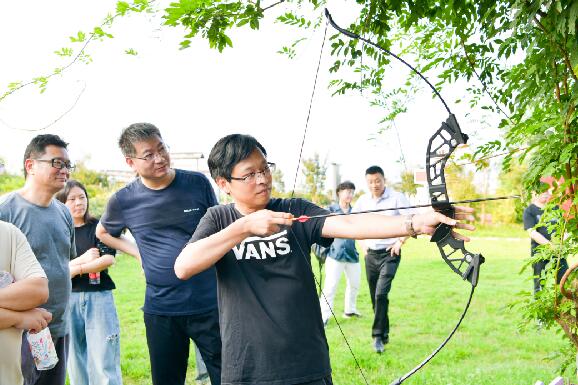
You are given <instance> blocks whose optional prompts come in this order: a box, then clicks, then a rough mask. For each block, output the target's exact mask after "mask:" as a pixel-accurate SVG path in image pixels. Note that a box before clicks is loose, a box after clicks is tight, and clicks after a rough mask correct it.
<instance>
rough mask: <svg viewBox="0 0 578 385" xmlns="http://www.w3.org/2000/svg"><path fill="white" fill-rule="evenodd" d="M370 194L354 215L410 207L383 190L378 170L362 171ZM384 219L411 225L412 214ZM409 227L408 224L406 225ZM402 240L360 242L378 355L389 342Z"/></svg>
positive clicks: (395, 194)
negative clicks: (390, 311) (391, 297)
mask: <svg viewBox="0 0 578 385" xmlns="http://www.w3.org/2000/svg"><path fill="white" fill-rule="evenodd" d="M365 180H366V182H367V187H368V189H369V194H364V195H362V196H361V197H360V198H359V199H358V200H357V202H356V203H355V207H354V208H353V211H354V212H359V211H365V210H376V209H389V208H398V207H407V206H409V201H408V200H407V198H406V197H405V195H403V194H402V193H400V192H397V191H395V190H393V189H391V188H389V187H386V186H385V175H384V173H383V169H382V168H381V167H379V166H371V167H369V168H368V169H367V170H366V171H365ZM383 214H384V215H392V216H393V215H407V220H408V221H411V217H412V216H413V214H412V212H411V210H407V209H401V210H390V211H384V212H383ZM409 223H411V222H409ZM406 240H407V237H405V238H387V239H367V240H364V241H363V242H362V244H363V248H364V249H365V250H366V254H365V273H366V275H367V282H368V284H369V294H370V296H371V304H372V305H373V312H374V319H373V326H372V330H371V335H372V337H373V348H374V349H375V351H376V352H377V353H382V352H383V351H384V345H385V344H387V343H388V342H389V316H388V308H389V299H388V295H389V291H390V290H391V284H392V281H393V278H394V277H395V273H396V271H397V267H398V266H399V262H400V257H401V247H402V245H403V244H404V243H405V241H406Z"/></svg>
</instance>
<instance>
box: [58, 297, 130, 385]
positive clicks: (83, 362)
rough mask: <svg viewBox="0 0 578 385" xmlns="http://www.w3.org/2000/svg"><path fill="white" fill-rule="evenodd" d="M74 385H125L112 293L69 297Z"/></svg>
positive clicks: (72, 381) (71, 366)
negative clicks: (121, 371) (121, 368)
mask: <svg viewBox="0 0 578 385" xmlns="http://www.w3.org/2000/svg"><path fill="white" fill-rule="evenodd" d="M68 375H69V377H70V384H71V385H92V384H98V385H122V375H121V373H120V328H119V324H118V317H117V315H116V308H115V306H114V299H113V297H112V291H111V290H105V291H95V292H79V293H74V292H73V293H72V295H71V296H70V353H69V356H68Z"/></svg>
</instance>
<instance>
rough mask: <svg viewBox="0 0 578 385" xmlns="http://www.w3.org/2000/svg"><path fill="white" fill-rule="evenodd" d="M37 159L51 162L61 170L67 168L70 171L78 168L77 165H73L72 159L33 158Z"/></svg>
mask: <svg viewBox="0 0 578 385" xmlns="http://www.w3.org/2000/svg"><path fill="white" fill-rule="evenodd" d="M33 160H36V161H38V162H50V165H51V166H52V167H54V168H57V169H59V170H62V169H63V168H66V169H67V170H69V171H72V170H74V169H75V168H76V166H75V165H73V164H72V163H70V161H65V160H62V159H59V158H52V159H33Z"/></svg>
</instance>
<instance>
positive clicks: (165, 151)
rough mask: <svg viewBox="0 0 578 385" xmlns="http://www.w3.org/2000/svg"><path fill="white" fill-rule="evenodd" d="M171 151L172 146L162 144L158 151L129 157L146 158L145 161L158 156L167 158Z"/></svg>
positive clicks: (152, 159)
mask: <svg viewBox="0 0 578 385" xmlns="http://www.w3.org/2000/svg"><path fill="white" fill-rule="evenodd" d="M169 152H170V148H169V146H167V145H164V146H162V147H161V148H160V149H159V150H158V152H151V153H150V154H146V155H145V156H143V157H138V156H129V157H128V158H131V159H140V160H144V161H145V162H152V161H154V160H155V159H156V158H162V159H164V160H167V158H168V156H169Z"/></svg>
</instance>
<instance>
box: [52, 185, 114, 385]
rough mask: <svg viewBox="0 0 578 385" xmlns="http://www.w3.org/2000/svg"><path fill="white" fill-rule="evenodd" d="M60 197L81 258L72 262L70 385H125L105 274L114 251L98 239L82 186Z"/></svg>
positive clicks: (111, 285)
mask: <svg viewBox="0 0 578 385" xmlns="http://www.w3.org/2000/svg"><path fill="white" fill-rule="evenodd" d="M56 198H57V199H58V200H60V201H61V202H62V203H64V204H65V205H66V207H68V209H69V210H70V214H71V215H72V219H73V220H74V228H75V237H76V255H77V257H76V258H74V259H72V260H71V261H70V277H71V278H72V295H71V296H70V329H71V330H70V354H69V356H68V374H69V377H70V383H71V384H72V385H89V384H108V385H117V384H122V376H121V372H120V340H119V333H120V328H119V322H118V316H117V314H116V308H115V305H114V299H113V296H112V290H113V289H114V288H115V285H114V282H113V281H112V279H111V278H110V276H109V275H108V270H107V268H108V267H109V266H111V265H113V264H114V262H115V258H114V256H115V254H116V250H114V249H111V248H109V247H107V246H106V245H104V244H103V243H101V242H100V240H98V238H96V233H95V231H96V225H97V224H98V219H96V218H94V217H92V216H91V215H90V212H89V210H88V208H89V200H88V193H87V192H86V188H85V187H84V186H83V185H82V184H81V183H80V182H78V181H75V180H69V181H68V182H66V185H65V186H64V189H62V190H61V191H59V192H58V193H57V194H56Z"/></svg>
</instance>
